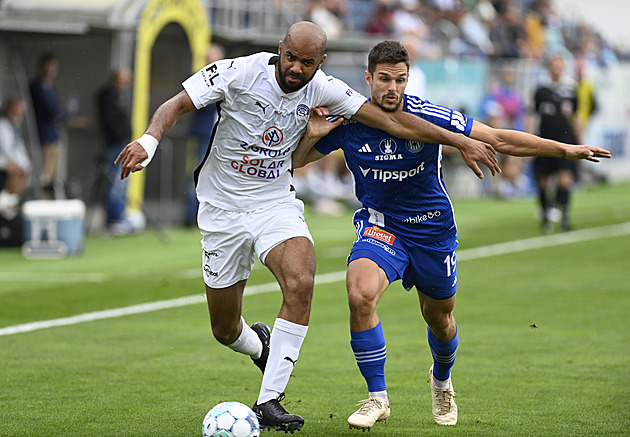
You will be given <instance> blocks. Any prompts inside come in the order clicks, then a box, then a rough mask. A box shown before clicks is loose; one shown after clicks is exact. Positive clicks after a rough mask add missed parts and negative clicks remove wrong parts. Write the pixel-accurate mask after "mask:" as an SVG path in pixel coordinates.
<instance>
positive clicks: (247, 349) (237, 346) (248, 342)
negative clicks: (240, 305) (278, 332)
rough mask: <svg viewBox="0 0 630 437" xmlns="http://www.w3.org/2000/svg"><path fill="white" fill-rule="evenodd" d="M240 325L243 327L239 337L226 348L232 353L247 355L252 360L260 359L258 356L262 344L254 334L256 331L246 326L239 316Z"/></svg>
mask: <svg viewBox="0 0 630 437" xmlns="http://www.w3.org/2000/svg"><path fill="white" fill-rule="evenodd" d="M241 324H242V325H243V330H242V331H241V335H239V336H238V338H237V339H236V341H235V342H234V343H232V344H228V345H227V347H229V348H230V349H232V350H233V351H236V352H240V353H242V354H245V355H249V356H250V357H252V358H254V359H258V358H260V354H261V353H262V342H261V341H260V338H259V337H258V334H256V331H254V330H253V329H252V328H250V327H249V326H247V323H245V319H244V318H243V316H241Z"/></svg>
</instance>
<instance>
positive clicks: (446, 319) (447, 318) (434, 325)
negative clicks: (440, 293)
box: [425, 312, 457, 338]
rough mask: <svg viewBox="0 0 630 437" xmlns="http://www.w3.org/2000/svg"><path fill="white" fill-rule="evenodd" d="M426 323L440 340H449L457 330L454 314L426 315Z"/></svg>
mask: <svg viewBox="0 0 630 437" xmlns="http://www.w3.org/2000/svg"><path fill="white" fill-rule="evenodd" d="M425 321H426V322H427V325H429V328H430V329H431V331H432V332H433V333H434V334H435V335H436V336H437V337H438V338H448V337H451V336H452V335H454V331H455V330H456V329H457V328H456V327H455V326H456V325H455V318H454V317H453V313H452V312H448V313H444V312H438V313H428V314H427V313H425Z"/></svg>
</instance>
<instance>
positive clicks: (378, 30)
mask: <svg viewBox="0 0 630 437" xmlns="http://www.w3.org/2000/svg"><path fill="white" fill-rule="evenodd" d="M394 9H395V8H394V5H393V0H377V1H376V2H375V4H374V9H373V10H372V13H371V14H370V16H369V18H368V23H367V26H366V28H365V31H366V32H367V33H368V34H370V35H383V36H385V35H387V36H389V35H391V34H392V32H393V23H392V19H393V15H394Z"/></svg>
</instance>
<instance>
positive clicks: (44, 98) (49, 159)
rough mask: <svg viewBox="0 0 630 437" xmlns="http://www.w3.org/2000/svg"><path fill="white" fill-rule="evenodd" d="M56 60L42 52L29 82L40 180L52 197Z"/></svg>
mask: <svg viewBox="0 0 630 437" xmlns="http://www.w3.org/2000/svg"><path fill="white" fill-rule="evenodd" d="M58 70H59V63H58V61H57V58H56V57H55V55H53V54H51V53H46V54H44V55H42V56H41V57H40V59H39V63H38V70H37V77H36V78H35V79H34V80H33V81H32V82H31V84H30V92H31V100H32V102H33V111H34V112H35V119H36V121H37V132H38V134H39V142H40V145H41V148H42V159H43V167H44V168H43V174H42V175H41V183H42V186H43V187H44V191H45V192H46V194H47V196H49V197H53V198H54V197H56V196H58V195H59V193H57V191H58V188H59V187H57V186H56V185H57V184H56V182H57V167H58V160H59V129H60V127H61V123H62V122H63V120H64V113H63V111H62V109H61V107H60V106H59V103H58V100H57V96H56V94H55V90H54V89H53V83H54V81H55V79H56V78H57V73H58Z"/></svg>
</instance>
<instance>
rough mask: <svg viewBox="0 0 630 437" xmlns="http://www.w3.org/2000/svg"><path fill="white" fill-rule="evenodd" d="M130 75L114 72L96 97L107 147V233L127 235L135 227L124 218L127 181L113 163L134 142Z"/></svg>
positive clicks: (128, 73)
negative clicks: (132, 137)
mask: <svg viewBox="0 0 630 437" xmlns="http://www.w3.org/2000/svg"><path fill="white" fill-rule="evenodd" d="M130 85H131V72H130V71H129V70H127V69H124V68H121V69H118V70H116V71H114V72H113V73H112V75H111V78H110V80H109V82H108V83H107V84H106V85H105V86H103V87H102V88H101V89H100V90H99V92H98V94H97V99H96V100H97V106H98V114H99V117H100V122H101V130H102V133H103V137H104V140H105V146H106V156H105V158H106V160H107V162H108V163H110V164H109V165H108V167H107V195H106V200H105V208H106V214H107V219H106V220H107V230H108V231H109V232H111V233H114V234H125V233H129V232H131V230H132V226H131V225H130V224H129V222H128V221H127V220H126V219H125V206H126V204H127V179H124V180H121V179H120V178H118V177H117V171H118V170H117V169H116V166H115V165H114V164H113V162H114V160H115V159H116V157H117V156H118V154H119V153H120V152H121V151H122V149H123V148H124V147H125V146H126V145H127V143H128V142H129V140H130V139H131V116H130V109H129V108H130V105H129V103H130V98H129V97H130V96H129V89H130Z"/></svg>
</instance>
